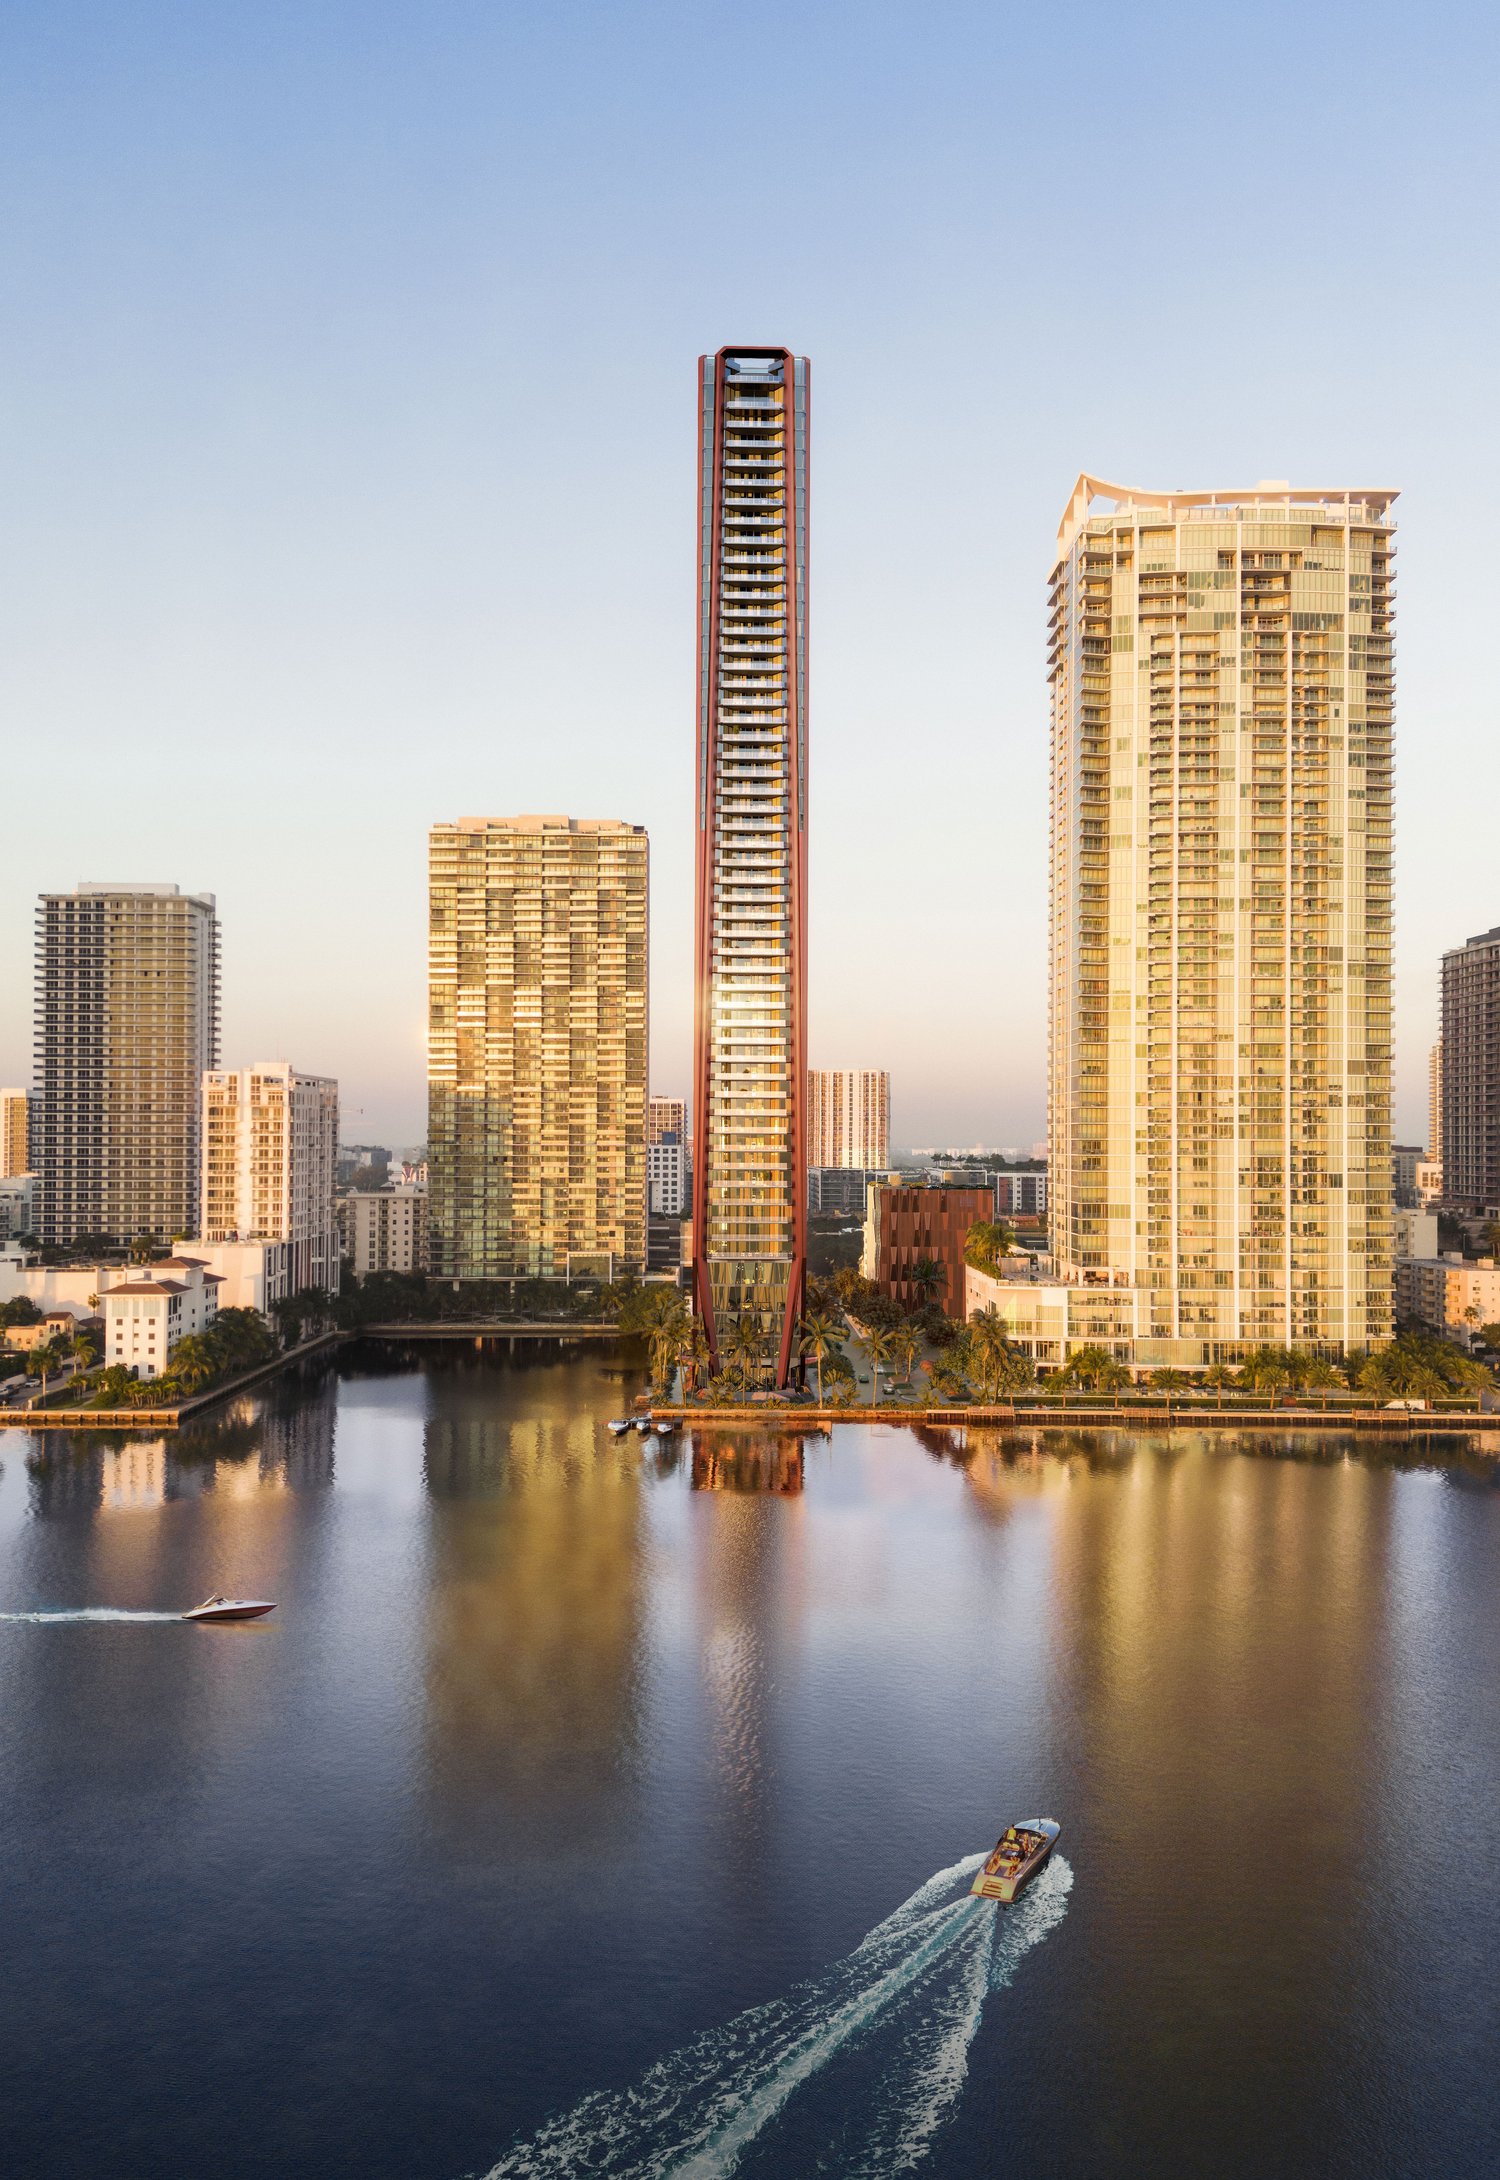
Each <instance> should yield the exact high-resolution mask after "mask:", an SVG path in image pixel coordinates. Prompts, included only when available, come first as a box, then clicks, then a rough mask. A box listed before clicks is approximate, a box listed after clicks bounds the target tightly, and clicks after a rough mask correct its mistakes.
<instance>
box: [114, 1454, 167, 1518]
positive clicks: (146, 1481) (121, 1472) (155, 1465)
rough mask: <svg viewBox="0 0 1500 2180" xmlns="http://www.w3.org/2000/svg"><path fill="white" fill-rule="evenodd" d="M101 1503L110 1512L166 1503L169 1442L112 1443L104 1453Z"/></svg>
mask: <svg viewBox="0 0 1500 2180" xmlns="http://www.w3.org/2000/svg"><path fill="white" fill-rule="evenodd" d="M100 1463H101V1468H102V1475H101V1478H100V1505H101V1506H102V1507H103V1508H104V1510H105V1512H106V1513H111V1512H115V1511H118V1509H120V1508H121V1507H127V1506H128V1507H143V1506H164V1505H165V1504H166V1500H167V1442H166V1440H165V1439H164V1438H132V1439H127V1440H126V1442H125V1444H124V1445H123V1446H108V1447H106V1448H105V1450H104V1452H103V1454H102V1455H101V1456H100Z"/></svg>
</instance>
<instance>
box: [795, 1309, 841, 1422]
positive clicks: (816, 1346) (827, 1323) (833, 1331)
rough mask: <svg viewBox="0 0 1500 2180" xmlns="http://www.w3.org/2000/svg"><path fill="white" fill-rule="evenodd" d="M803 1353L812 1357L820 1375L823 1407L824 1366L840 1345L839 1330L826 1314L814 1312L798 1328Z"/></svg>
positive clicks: (819, 1403) (820, 1394)
mask: <svg viewBox="0 0 1500 2180" xmlns="http://www.w3.org/2000/svg"><path fill="white" fill-rule="evenodd" d="M797 1330H798V1335H799V1339H800V1344H801V1348H802V1352H803V1354H804V1355H811V1357H812V1359H813V1368H814V1370H815V1371H816V1372H817V1374H818V1406H819V1407H820V1408H821V1407H822V1405H823V1365H824V1363H825V1362H826V1361H827V1360H828V1357H829V1355H830V1354H831V1352H832V1350H833V1349H834V1347H835V1346H836V1345H837V1344H838V1337H839V1328H838V1326H837V1325H836V1324H835V1323H834V1321H833V1319H832V1318H831V1317H829V1316H827V1315H826V1314H825V1313H823V1312H821V1311H818V1310H813V1311H810V1312H809V1313H808V1315H807V1316H806V1317H804V1318H803V1320H802V1322H801V1324H800V1325H799V1326H798V1328H797Z"/></svg>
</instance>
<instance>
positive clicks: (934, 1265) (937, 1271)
mask: <svg viewBox="0 0 1500 2180" xmlns="http://www.w3.org/2000/svg"><path fill="white" fill-rule="evenodd" d="M907 1277H908V1279H909V1280H910V1282H911V1285H912V1286H913V1287H914V1288H915V1289H916V1293H917V1305H918V1307H919V1308H921V1309H925V1308H926V1307H927V1304H928V1303H929V1302H935V1301H936V1300H937V1298H938V1296H939V1295H940V1294H942V1293H944V1292H945V1291H946V1289H947V1286H948V1267H947V1265H946V1264H940V1263H939V1262H938V1260H937V1258H936V1257H918V1259H917V1261H916V1263H915V1264H914V1265H913V1266H912V1268H911V1270H910V1272H909V1273H908V1274H907Z"/></svg>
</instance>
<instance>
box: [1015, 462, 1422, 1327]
mask: <svg viewBox="0 0 1500 2180" xmlns="http://www.w3.org/2000/svg"><path fill="white" fill-rule="evenodd" d="M1394 498H1395V494H1394V493H1393V492H1388V491H1380V492H1375V491H1364V492H1347V493H1346V492H1341V491H1340V492H1307V491H1302V492H1294V491H1291V490H1289V489H1288V488H1287V487H1286V486H1284V485H1281V484H1262V485H1259V486H1257V487H1256V488H1255V489H1254V490H1253V491H1246V492H1217V493H1208V492H1182V493H1167V492H1139V491H1134V490H1131V489H1128V488H1126V487H1124V486H1120V485H1111V484H1106V483H1104V482H1102V481H1101V480H1099V479H1097V478H1094V477H1089V476H1082V477H1080V478H1079V480H1078V484H1077V486H1076V488H1075V490H1074V493H1073V496H1072V499H1071V501H1070V502H1069V505H1068V509H1067V513H1066V515H1065V517H1064V519H1063V523H1062V527H1061V530H1060V532H1059V536H1058V552H1057V561H1056V565H1055V568H1054V570H1053V575H1052V623H1051V683H1052V950H1051V993H1050V1001H1051V1004H1050V1014H1051V1031H1052V1036H1051V1077H1050V1133H1051V1197H1052V1239H1053V1250H1054V1253H1055V1255H1056V1257H1057V1259H1058V1263H1059V1268H1060V1271H1061V1273H1062V1276H1063V1277H1064V1279H1065V1280H1068V1281H1078V1282H1083V1283H1089V1284H1094V1283H1097V1284H1101V1285H1108V1286H1110V1287H1112V1288H1115V1289H1117V1290H1118V1289H1125V1290H1129V1292H1130V1294H1131V1296H1132V1306H1131V1311H1130V1317H1131V1320H1132V1322H1133V1327H1134V1347H1133V1359H1134V1360H1135V1361H1137V1362H1138V1363H1171V1364H1188V1365H1191V1364H1195V1363H1206V1362H1211V1361H1216V1360H1233V1359H1234V1358H1235V1357H1236V1356H1238V1355H1241V1354H1243V1352H1244V1351H1245V1350H1246V1349H1247V1348H1248V1347H1250V1346H1253V1345H1256V1344H1259V1343H1261V1342H1273V1343H1295V1344H1297V1345H1299V1346H1303V1347H1312V1348H1321V1349H1326V1350H1328V1351H1332V1352H1337V1351H1340V1350H1343V1349H1347V1348H1360V1347H1364V1346H1366V1345H1369V1344H1372V1343H1375V1342H1378V1341H1381V1340H1384V1339H1386V1338H1388V1337H1389V1334H1390V1329H1391V1198H1392V1187H1391V733H1392V718H1393V713H1392V678H1391V673H1392V668H1391V625H1392V591H1393V582H1392V557H1393V553H1394V542H1393V537H1392V523H1391V518H1390V512H1389V510H1390V506H1391V502H1392V500H1393V499H1394Z"/></svg>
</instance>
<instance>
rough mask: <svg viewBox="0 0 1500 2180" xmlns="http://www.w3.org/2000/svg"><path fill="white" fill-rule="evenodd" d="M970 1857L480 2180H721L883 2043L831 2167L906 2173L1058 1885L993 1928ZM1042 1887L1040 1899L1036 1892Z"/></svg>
mask: <svg viewBox="0 0 1500 2180" xmlns="http://www.w3.org/2000/svg"><path fill="white" fill-rule="evenodd" d="M983 1859H984V1857H983V1855H982V1854H975V1855H969V1856H967V1857H965V1859H964V1860H963V1861H962V1862H955V1863H953V1864H952V1865H951V1866H950V1867H949V1868H948V1869H945V1870H939V1871H937V1872H936V1873H935V1875H934V1876H932V1877H930V1878H928V1879H927V1881H926V1883H925V1884H923V1885H921V1886H919V1887H918V1889H917V1890H916V1891H915V1892H914V1893H913V1894H912V1895H911V1897H910V1898H909V1899H907V1900H904V1901H903V1902H902V1903H901V1905H900V1907H898V1908H897V1909H895V1911H894V1912H893V1913H892V1914H890V1915H888V1916H887V1917H886V1918H885V1920H884V1921H883V1922H881V1923H878V1924H877V1925H876V1927H875V1928H874V1929H873V1930H871V1931H870V1932H869V1933H868V1934H867V1935H866V1936H865V1937H864V1938H863V1939H862V1940H861V1941H860V1943H859V1944H858V1945H857V1946H856V1947H855V1949H854V1951H853V1952H852V1953H850V1954H848V1955H847V1956H846V1957H845V1958H844V1959H843V1960H841V1961H836V1962H835V1963H834V1964H833V1966H832V1967H831V1968H829V1969H827V1970H825V1971H824V1973H823V1974H822V1975H820V1976H816V1977H814V1978H813V1979H812V1980H811V1981H810V1982H808V1983H804V1984H800V1985H798V1986H797V1987H796V1988H795V1989H793V1990H791V1991H789V1992H788V1993H787V1994H786V1996H785V1997H784V1998H779V1999H774V2000H772V2001H771V2002H770V2003H769V2004H768V2005H765V2006H757V2007H754V2008H752V2009H751V2010H750V2011H749V2012H748V2013H744V2014H740V2015H739V2016H738V2017H737V2018H736V2019H735V2020H733V2021H730V2022H727V2023H726V2024H725V2025H724V2026H723V2027H722V2028H719V2029H711V2030H709V2031H707V2032H706V2033H705V2034H704V2035H702V2036H699V2037H695V2038H694V2039H693V2041H692V2042H691V2043H690V2044H687V2045H685V2046H684V2047H683V2048H682V2049H681V2050H680V2051H676V2052H673V2053H671V2054H670V2055H669V2056H668V2057H667V2058H665V2059H662V2060H659V2061H658V2062H657V2064H656V2065H655V2066H653V2067H651V2068H650V2069H648V2071H647V2072H646V2073H645V2074H644V2075H642V2077H641V2079H640V2080H639V2081H638V2082H637V2083H635V2084H634V2085H633V2086H632V2087H631V2088H629V2089H625V2090H622V2091H619V2092H615V2093H604V2092H599V2093H596V2094H595V2095H593V2096H589V2097H585V2098H584V2099H583V2100H582V2102H581V2103H579V2104H577V2105H575V2106H574V2108H573V2109H572V2110H571V2111H570V2112H564V2113H561V2114H559V2115H558V2116H557V2117H556V2118H555V2119H552V2120H549V2121H547V2123H546V2124H545V2125H544V2126H543V2127H542V2128H541V2129H540V2130H539V2132H538V2133H537V2134H536V2135H534V2136H533V2137H532V2138H531V2140H530V2141H528V2142H522V2143H517V2144H516V2145H515V2146H514V2147H513V2148H512V2149H510V2150H509V2151H507V2152H506V2154H505V2155H504V2156H503V2157H502V2158H501V2159H500V2161H499V2163H498V2164H497V2165H495V2166H494V2167H493V2168H492V2169H491V2171H490V2172H489V2174H488V2175H486V2180H563V2176H565V2175H566V2176H569V2180H571V2176H573V2175H586V2174H588V2175H593V2174H600V2175H603V2174H608V2175H612V2176H614V2180H724V2176H726V2175H728V2174H730V2173H732V2172H733V2171H734V2170H735V2168H736V2166H737V2165H738V2164H739V2162H740V2159H741V2158H742V2157H743V2156H744V2154H745V2153H746V2152H747V2151H748V2150H749V2149H750V2147H751V2145H752V2144H754V2143H755V2142H756V2141H757V2140H758V2138H759V2137H760V2136H762V2135H763V2134H764V2133H765V2131H766V2129H767V2128H768V2127H769V2126H770V2125H771V2123H772V2122H773V2121H774V2120H775V2119H776V2118H777V2116H778V2114H780V2113H781V2112H782V2110H783V2109H784V2108H785V2106H786V2105H787V2103H788V2101H789V2100H790V2099H791V2098H792V2097H793V2096H794V2095H795V2094H796V2092H797V2091H798V2090H799V2089H801V2088H803V2087H804V2085H806V2084H807V2083H809V2082H810V2081H812V2080H813V2078H814V2077H815V2076H817V2075H818V2074H820V2073H821V2072H822V2071H823V2070H824V2068H826V2067H827V2066H828V2065H829V2064H830V2062H831V2061H833V2060H834V2059H836V2058H837V2057H838V2056H839V2055H840V2054H841V2053H843V2052H845V2051H848V2050H850V2049H852V2048H853V2047H854V2046H855V2045H856V2044H862V2043H863V2042H864V2041H866V2040H867V2039H868V2038H869V2037H871V2036H879V2037H881V2038H882V2039H884V2038H885V2037H887V2036H889V2038H890V2040H891V2047H892V2048H891V2049H890V2052H889V2054H888V2055H887V2053H886V2051H885V2049H884V2046H883V2045H882V2051H881V2061H880V2069H879V2087H878V2089H877V2090H876V2091H875V2093H874V2095H873V2097H871V2096H870V2095H869V2093H868V2092H866V2093H865V2096H864V2101H863V2102H862V2103H860V2104H859V2105H858V2106H856V2107H855V2108H854V2111H855V2116H854V2118H853V2119H852V2121H851V2116H850V2112H849V2110H842V2111H841V2116H840V2137H839V2144H840V2146H839V2160H838V2169H839V2170H840V2172H841V2173H846V2174H849V2175H855V2174H868V2175H870V2176H871V2180H874V2176H876V2175H882V2174H886V2173H895V2172H902V2171H909V2170H910V2169H911V2168H912V2167H913V2166H915V2165H917V2164H919V2163H920V2162H921V2160H922V2158H923V2157H925V2155H926V2154H927V2149H928V2146H929V2144H930V2142H931V2139H932V2137H933V2135H934V2133H935V2132H936V2130H937V2128H938V2127H939V2125H940V2124H941V2122H942V2120H943V2119H944V2117H945V2116H946V2114H947V2113H948V2111H949V2110H950V2109H951V2107H952V2105H953V2102H954V2099H955V2098H956V2097H957V2096H958V2094H959V2091H960V2090H961V2088H962V2086H963V2082H964V2077H965V2074H966V2071H967V2066H968V2051H969V2046H970V2044H971V2042H972V2041H973V2037H974V2032H975V2030H976V2029H977V2028H978V2025H979V2019H980V2015H981V2013H982V2011H983V2008H984V2002H985V1998H986V1996H987V1994H988V1992H990V1991H991V1990H994V1989H999V1988H1003V1986H1004V1985H1005V1984H1007V1983H1008V1982H1009V1981H1010V1980H1011V1977H1012V1976H1013V1974H1014V1973H1015V1969H1016V1965H1017V1964H1018V1962H1019V1961H1020V1960H1021V1958H1022V1956H1023V1955H1024V1954H1025V1953H1026V1952H1028V1951H1029V1950H1030V1949H1031V1947H1032V1946H1033V1945H1036V1944H1039V1943H1040V1941H1041V1939H1042V1938H1044V1937H1045V1936H1046V1935H1047V1934H1048V1932H1049V1931H1050V1930H1052V1929H1054V1928H1055V1927H1056V1924H1057V1922H1058V1921H1059V1920H1060V1919H1061V1916H1062V1912H1063V1908H1064V1906H1065V1905H1066V1899H1067V1890H1068V1886H1069V1884H1070V1883H1071V1873H1070V1872H1069V1871H1068V1870H1067V1866H1066V1864H1061V1863H1058V1862H1057V1861H1056V1859H1055V1858H1054V1862H1053V1864H1052V1866H1051V1867H1049V1869H1048V1870H1046V1871H1044V1872H1043V1874H1042V1876H1041V1877H1040V1878H1038V1879H1037V1881H1036V1883H1035V1884H1034V1885H1033V1886H1032V1887H1031V1888H1030V1892H1029V1893H1028V1895H1027V1896H1026V1897H1025V1898H1024V1899H1023V1900H1022V1902H1021V1904H1020V1906H1019V1907H1016V1908H1012V1909H1009V1910H1007V1912H1006V1915H1005V1916H1004V1917H998V1916H997V1911H996V1910H995V1909H994V1908H993V1907H992V1906H990V1905H989V1903H988V1902H980V1901H977V1900H975V1899H973V1898H971V1897H970V1895H969V1892H968V1881H969V1879H970V1878H971V1877H972V1876H973V1874H974V1872H975V1871H976V1870H977V1869H978V1867H979V1865H980V1863H981V1862H982V1861H983ZM1044 1888H1045V1889H1044Z"/></svg>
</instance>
